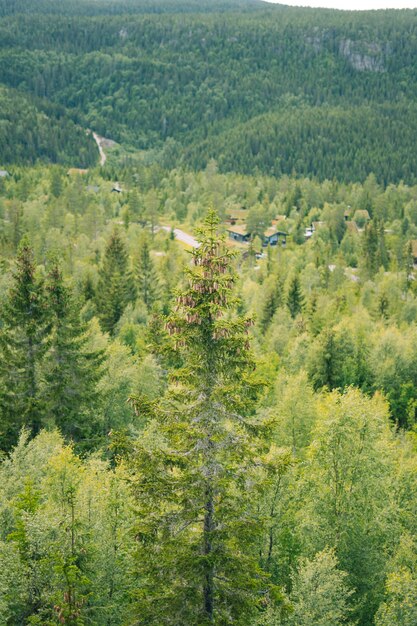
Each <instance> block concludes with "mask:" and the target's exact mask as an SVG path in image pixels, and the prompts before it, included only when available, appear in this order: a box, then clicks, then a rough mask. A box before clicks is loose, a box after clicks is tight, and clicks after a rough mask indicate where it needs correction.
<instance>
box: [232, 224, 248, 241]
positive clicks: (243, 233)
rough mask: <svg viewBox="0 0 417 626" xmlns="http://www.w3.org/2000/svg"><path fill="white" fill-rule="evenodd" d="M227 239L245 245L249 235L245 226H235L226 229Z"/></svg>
mask: <svg viewBox="0 0 417 626" xmlns="http://www.w3.org/2000/svg"><path fill="white" fill-rule="evenodd" d="M227 232H228V234H229V239H232V240H233V241H238V242H239V243H247V242H248V241H249V239H250V233H248V229H247V228H246V224H236V225H234V226H230V228H228V229H227Z"/></svg>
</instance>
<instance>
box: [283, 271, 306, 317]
mask: <svg viewBox="0 0 417 626" xmlns="http://www.w3.org/2000/svg"><path fill="white" fill-rule="evenodd" d="M287 307H288V310H289V312H290V315H291V317H292V318H293V319H294V318H296V317H297V315H298V314H299V313H301V311H302V310H303V307H304V297H303V294H302V292H301V286H300V279H299V278H298V276H297V275H295V276H294V277H293V279H292V280H291V282H290V287H289V289H288V295H287Z"/></svg>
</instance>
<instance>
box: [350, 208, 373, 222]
mask: <svg viewBox="0 0 417 626" xmlns="http://www.w3.org/2000/svg"><path fill="white" fill-rule="evenodd" d="M358 217H359V218H362V219H364V220H370V219H371V216H370V215H369V211H367V209H356V211H355V215H354V216H353V219H355V218H356V219H357V218H358Z"/></svg>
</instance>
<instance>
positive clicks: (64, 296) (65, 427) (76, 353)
mask: <svg viewBox="0 0 417 626" xmlns="http://www.w3.org/2000/svg"><path fill="white" fill-rule="evenodd" d="M46 295H47V300H48V308H49V312H50V319H51V333H50V335H49V339H48V352H47V354H46V355H45V359H44V364H43V368H42V369H43V400H44V406H45V418H46V420H47V421H48V422H49V423H52V424H54V425H56V426H58V427H59V429H60V430H61V432H62V434H63V435H64V436H66V437H70V438H71V439H73V440H74V441H81V440H82V439H85V438H88V439H89V443H91V437H92V436H94V434H97V430H98V429H97V415H96V413H97V406H98V402H99V397H98V393H97V390H96V387H97V383H98V381H99V380H100V377H101V375H102V363H103V359H104V356H103V353H102V352H100V351H92V350H90V349H89V348H88V334H87V327H86V325H85V324H84V323H83V322H82V321H81V319H80V314H79V310H80V307H79V306H78V303H77V301H76V300H75V298H74V296H73V294H72V292H71V290H70V288H69V287H67V286H66V285H65V283H64V279H63V276H62V272H61V270H60V267H59V265H58V263H57V262H56V261H55V260H54V261H52V264H51V268H50V270H49V273H48V276H47V280H46Z"/></svg>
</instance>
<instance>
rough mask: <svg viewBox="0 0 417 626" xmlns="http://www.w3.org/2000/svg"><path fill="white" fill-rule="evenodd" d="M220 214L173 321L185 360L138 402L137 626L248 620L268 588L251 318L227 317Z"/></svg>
mask: <svg viewBox="0 0 417 626" xmlns="http://www.w3.org/2000/svg"><path fill="white" fill-rule="evenodd" d="M218 223H219V221H218V218H217V217H216V215H215V214H214V213H213V212H211V213H209V215H208V216H207V218H206V220H205V226H204V229H202V230H201V231H200V233H199V236H200V246H199V247H198V248H196V249H194V251H193V267H192V268H191V269H189V270H188V272H187V274H188V285H187V286H186V287H185V288H184V290H183V291H181V292H180V293H179V295H178V298H177V312H176V313H175V314H173V315H172V316H171V317H170V318H169V320H168V322H167V327H168V329H169V332H170V334H171V335H172V336H173V338H174V341H175V343H176V346H177V349H178V351H179V354H180V355H181V359H182V366H181V367H180V368H179V369H176V370H174V371H173V372H172V373H171V376H170V379H171V384H170V387H169V389H168V391H167V393H166V395H165V396H164V398H162V399H161V400H159V401H157V402H155V403H153V404H152V405H151V406H149V404H147V403H144V401H143V399H141V398H136V399H133V402H134V405H135V407H136V410H137V411H138V412H139V414H141V413H143V414H144V415H147V416H148V417H149V418H150V423H149V426H148V428H147V429H146V431H145V432H144V434H143V435H142V437H141V439H140V441H138V443H137V444H136V448H135V452H134V455H133V467H134V470H135V487H134V491H135V498H136V502H137V515H138V518H137V523H136V530H135V532H136V535H137V537H138V575H139V581H140V582H139V586H138V589H137V591H136V603H137V613H136V621H137V623H138V624H159V625H162V624H170V623H173V622H175V623H187V624H195V625H196V626H197V625H199V626H200V625H202V624H212V623H215V624H226V623H230V621H231V620H232V621H233V623H234V624H247V623H248V620H250V618H251V616H252V615H253V614H254V612H256V608H257V607H259V605H260V600H261V598H262V597H263V596H264V595H265V594H267V593H268V581H267V579H266V577H265V575H264V574H263V573H262V571H261V569H260V568H259V565H258V556H257V550H256V544H257V541H258V540H259V536H260V532H261V529H262V519H261V517H260V515H259V511H258V510H257V507H256V506H253V505H254V498H255V496H256V494H259V493H261V491H262V482H261V481H260V478H261V476H262V472H261V471H260V468H259V465H260V464H261V463H262V455H263V453H264V451H265V443H264V442H263V441H262V438H261V437H260V434H259V432H257V431H258V428H259V427H258V426H257V425H256V422H255V421H254V420H253V416H252V414H253V407H254V401H255V398H256V390H257V386H258V384H257V382H256V380H255V378H254V373H253V367H254V365H253V361H252V358H251V355H250V353H249V352H248V349H249V348H248V345H247V344H248V337H247V327H248V325H249V324H250V321H249V320H247V319H243V318H238V317H235V316H233V315H232V311H233V305H234V300H233V297H232V294H231V290H232V286H233V283H234V277H233V274H232V273H231V267H230V252H229V251H228V249H227V248H225V246H224V243H223V242H222V241H221V240H219V238H218V235H217V232H216V231H217V227H218ZM257 466H258V467H257ZM238 546H239V547H238ZM156 607H157V609H156V610H155V608H156Z"/></svg>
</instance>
